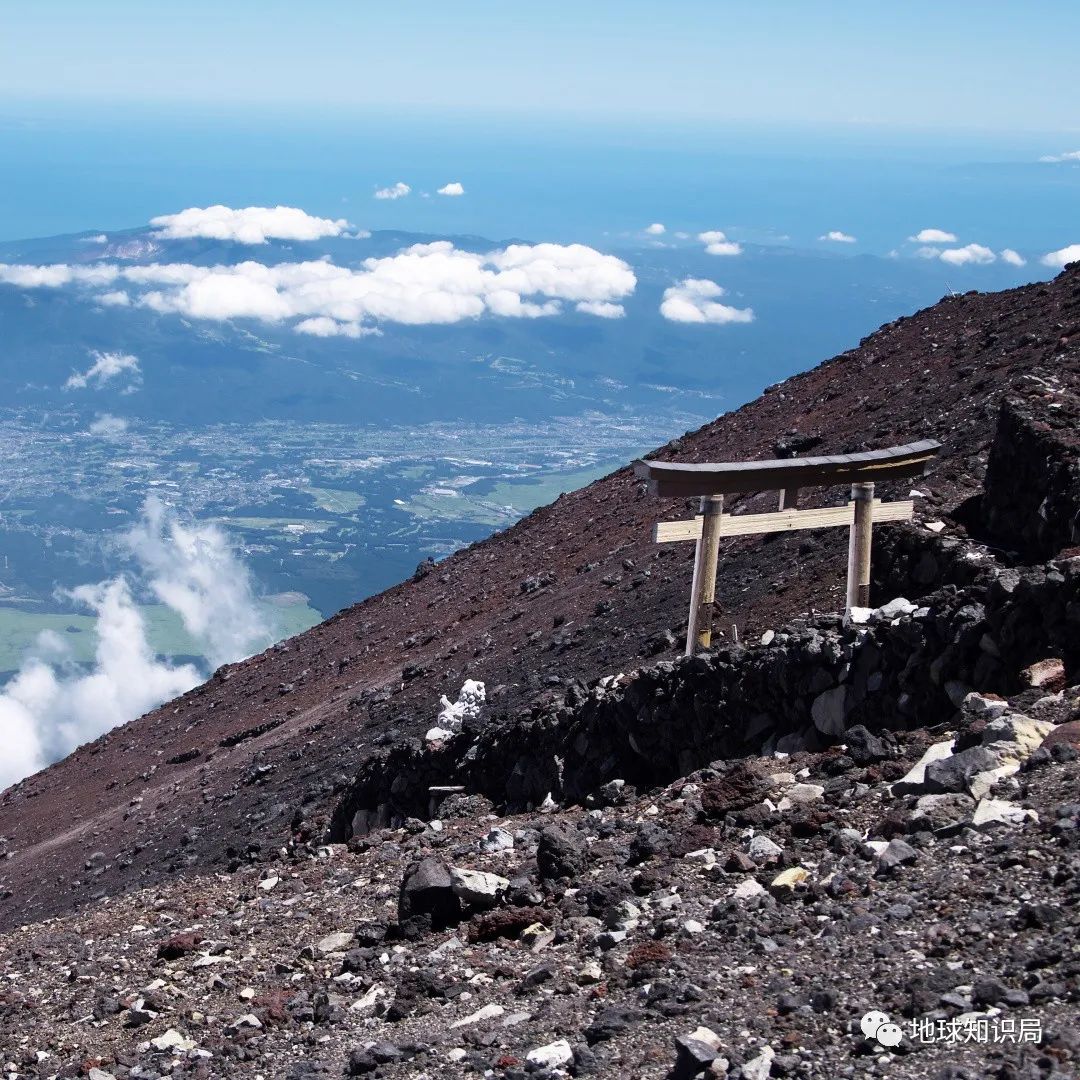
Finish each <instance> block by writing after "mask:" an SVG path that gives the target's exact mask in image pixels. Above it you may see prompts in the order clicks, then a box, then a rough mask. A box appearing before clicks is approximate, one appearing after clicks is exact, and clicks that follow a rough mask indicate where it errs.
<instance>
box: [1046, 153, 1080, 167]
mask: <svg viewBox="0 0 1080 1080" xmlns="http://www.w3.org/2000/svg"><path fill="white" fill-rule="evenodd" d="M1039 160H1040V161H1046V162H1050V163H1053V164H1056V163H1058V162H1062V161H1080V150H1066V151H1065V153H1064V154H1044V155H1043V156H1042V157H1041V158H1039Z"/></svg>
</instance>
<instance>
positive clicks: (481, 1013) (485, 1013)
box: [450, 1005, 506, 1028]
mask: <svg viewBox="0 0 1080 1080" xmlns="http://www.w3.org/2000/svg"><path fill="white" fill-rule="evenodd" d="M504 1012H506V1010H505V1009H504V1008H503V1007H502V1006H501V1005H484V1006H483V1007H482V1008H480V1009H477V1010H476V1012H474V1013H469V1015H468V1016H463V1017H462V1018H461V1019H460V1020H455V1021H454V1022H453V1023H452V1024H451V1025H450V1026H451V1027H452V1028H462V1027H468V1026H469V1025H470V1024H481V1023H483V1022H484V1021H485V1020H494V1019H495V1017H496V1016H502V1014H503V1013H504Z"/></svg>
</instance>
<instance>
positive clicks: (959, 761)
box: [925, 746, 998, 795]
mask: <svg viewBox="0 0 1080 1080" xmlns="http://www.w3.org/2000/svg"><path fill="white" fill-rule="evenodd" d="M997 765H998V759H997V758H996V757H995V756H994V754H992V753H991V752H990V751H989V750H987V749H986V747H985V746H972V747H971V748H970V749H968V750H961V751H960V753H958V754H952V755H951V756H950V757H947V758H942V759H941V760H940V761H932V762H931V763H930V764H929V765H928V766H927V767H926V783H925V787H926V790H927V791H928V792H930V793H931V794H936V795H947V794H950V793H952V792H957V791H967V787H968V782H969V781H970V780H971V778H972V777H973V776H975V774H976V773H981V772H986V771H987V770H988V769H994V768H996V767H997Z"/></svg>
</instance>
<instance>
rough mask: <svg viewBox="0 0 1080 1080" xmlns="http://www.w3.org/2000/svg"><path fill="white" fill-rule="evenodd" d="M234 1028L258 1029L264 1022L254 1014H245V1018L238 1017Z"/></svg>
mask: <svg viewBox="0 0 1080 1080" xmlns="http://www.w3.org/2000/svg"><path fill="white" fill-rule="evenodd" d="M234 1026H235V1027H238V1028H242V1027H244V1028H254V1029H258V1028H261V1027H262V1021H261V1020H260V1019H259V1018H258V1017H257V1016H256V1015H255V1014H254V1013H244V1015H243V1016H240V1017H237V1019H236V1023H235V1025H234Z"/></svg>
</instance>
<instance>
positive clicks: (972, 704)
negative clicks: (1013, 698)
mask: <svg viewBox="0 0 1080 1080" xmlns="http://www.w3.org/2000/svg"><path fill="white" fill-rule="evenodd" d="M961 708H962V709H963V710H964V712H966V713H969V714H970V715H971V716H975V717H978V718H979V719H985V720H993V719H995V718H996V717H998V716H1002V715H1003V714H1005V713H1007V712H1008V711H1009V703H1008V702H1007V701H1003V700H1002V699H1001V698H991V697H985V696H984V695H982V694H980V693H977V692H976V691H974V690H972V692H971V693H970V694H968V696H967V697H966V698H964V700H963V703H962V705H961Z"/></svg>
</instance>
